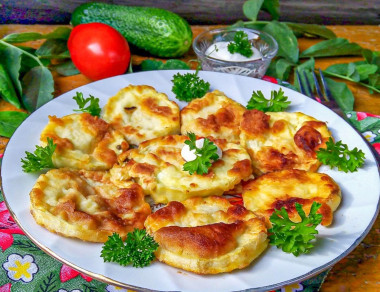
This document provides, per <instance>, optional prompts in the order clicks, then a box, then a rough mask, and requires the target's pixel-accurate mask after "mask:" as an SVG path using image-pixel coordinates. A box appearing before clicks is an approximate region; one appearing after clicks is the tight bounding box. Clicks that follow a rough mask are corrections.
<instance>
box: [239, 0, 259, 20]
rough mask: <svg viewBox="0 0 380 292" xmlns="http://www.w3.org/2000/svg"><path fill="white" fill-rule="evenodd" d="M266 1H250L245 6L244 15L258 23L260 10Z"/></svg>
mask: <svg viewBox="0 0 380 292" xmlns="http://www.w3.org/2000/svg"><path fill="white" fill-rule="evenodd" d="M263 2H264V0H248V1H246V2H244V4H243V13H244V15H245V16H246V17H247V18H248V19H250V20H252V21H256V19H257V15H258V14H259V11H260V8H261V6H262V5H263Z"/></svg>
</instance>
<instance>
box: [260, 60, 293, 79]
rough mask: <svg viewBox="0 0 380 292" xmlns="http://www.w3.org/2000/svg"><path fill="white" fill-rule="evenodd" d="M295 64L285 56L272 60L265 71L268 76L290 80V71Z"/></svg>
mask: <svg viewBox="0 0 380 292" xmlns="http://www.w3.org/2000/svg"><path fill="white" fill-rule="evenodd" d="M293 66H295V64H293V63H291V62H289V61H288V60H286V59H284V58H278V59H275V60H274V61H272V62H271V63H270V65H269V67H268V70H267V72H266V73H265V74H266V75H268V76H272V77H274V78H277V79H281V80H288V78H289V74H290V71H291V69H292V67H293Z"/></svg>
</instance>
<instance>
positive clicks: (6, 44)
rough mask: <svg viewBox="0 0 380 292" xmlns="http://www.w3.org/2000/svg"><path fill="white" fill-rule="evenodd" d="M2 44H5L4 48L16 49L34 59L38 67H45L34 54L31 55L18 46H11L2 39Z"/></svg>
mask: <svg viewBox="0 0 380 292" xmlns="http://www.w3.org/2000/svg"><path fill="white" fill-rule="evenodd" d="M0 44H3V45H4V46H7V47H10V48H16V49H17V50H19V51H21V52H22V53H23V54H25V55H27V56H28V57H30V58H32V59H34V60H35V61H36V62H37V63H38V65H40V66H41V67H45V66H44V64H42V62H41V61H40V59H39V58H38V57H36V56H34V55H33V54H31V53H29V52H27V51H25V50H23V49H20V48H19V47H17V46H14V45H11V44H10V43H7V42H6V41H4V40H2V39H1V40H0Z"/></svg>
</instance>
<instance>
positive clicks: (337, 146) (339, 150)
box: [316, 137, 365, 172]
mask: <svg viewBox="0 0 380 292" xmlns="http://www.w3.org/2000/svg"><path fill="white" fill-rule="evenodd" d="M316 153H317V158H318V160H319V161H320V162H322V163H323V164H325V165H329V166H330V167H331V168H333V167H337V168H338V170H340V171H344V172H349V171H350V172H355V171H357V169H358V168H359V167H361V166H362V165H363V164H364V160H365V155H364V152H363V151H362V150H359V149H358V148H356V147H355V148H354V149H352V150H349V149H348V146H347V145H346V144H343V143H342V141H338V142H336V143H334V141H333V139H332V138H331V137H330V138H329V140H328V141H327V142H326V148H320V149H319V150H318V151H317V152H316Z"/></svg>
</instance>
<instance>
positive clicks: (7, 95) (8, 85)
mask: <svg viewBox="0 0 380 292" xmlns="http://www.w3.org/2000/svg"><path fill="white" fill-rule="evenodd" d="M0 96H1V97H2V98H3V99H4V100H5V101H7V102H9V103H10V104H12V105H14V106H15V107H17V108H21V104H20V101H19V99H18V97H17V93H16V91H15V88H14V87H13V84H12V80H11V78H10V76H9V74H8V72H7V71H6V70H5V67H4V66H3V64H1V63H0Z"/></svg>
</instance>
